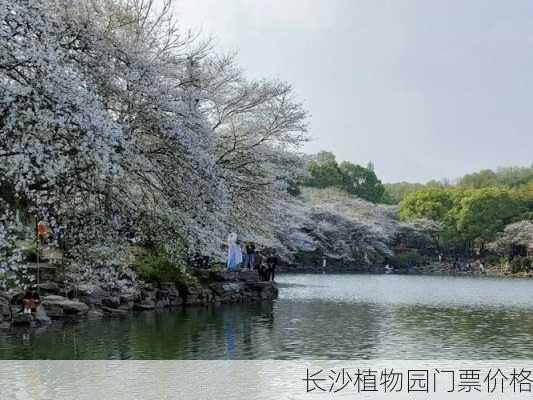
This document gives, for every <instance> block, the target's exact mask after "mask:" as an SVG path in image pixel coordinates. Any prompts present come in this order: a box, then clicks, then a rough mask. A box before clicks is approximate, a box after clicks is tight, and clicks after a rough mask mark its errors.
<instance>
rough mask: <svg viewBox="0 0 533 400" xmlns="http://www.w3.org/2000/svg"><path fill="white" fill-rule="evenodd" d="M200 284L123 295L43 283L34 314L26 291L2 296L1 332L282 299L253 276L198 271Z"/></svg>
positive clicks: (142, 288) (141, 287)
mask: <svg viewBox="0 0 533 400" xmlns="http://www.w3.org/2000/svg"><path fill="white" fill-rule="evenodd" d="M195 274H196V275H197V277H198V278H199V279H198V282H199V283H197V284H190V285H184V284H174V283H162V284H159V285H154V284H148V283H140V284H138V285H137V286H131V287H128V288H125V289H124V290H116V289H115V290H105V289H103V288H102V287H99V286H98V285H89V284H82V285H79V286H77V287H63V284H61V283H59V282H54V281H49V282H43V283H41V284H39V285H37V287H38V288H39V290H40V292H41V294H40V298H41V304H40V306H39V307H38V308H37V310H36V311H35V312H34V313H32V314H24V313H23V312H22V310H23V305H22V304H23V303H22V299H23V297H24V294H25V291H24V290H22V289H10V290H8V291H0V329H1V328H3V329H7V328H10V327H12V326H30V327H33V326H36V327H38V326H43V325H46V324H48V323H50V322H51V321H52V320H77V319H102V318H117V317H125V316H128V315H130V314H132V313H133V312H142V311H152V310H163V309H168V310H181V309H182V308H184V307H202V306H203V307H205V306H210V305H223V304H239V303H240V304H247V303H248V304H251V303H258V302H264V301H273V300H274V299H276V298H277V297H278V287H277V284H276V283H275V282H264V281H261V280H260V279H259V276H258V274H257V272H255V271H239V272H221V271H214V270H198V271H195Z"/></svg>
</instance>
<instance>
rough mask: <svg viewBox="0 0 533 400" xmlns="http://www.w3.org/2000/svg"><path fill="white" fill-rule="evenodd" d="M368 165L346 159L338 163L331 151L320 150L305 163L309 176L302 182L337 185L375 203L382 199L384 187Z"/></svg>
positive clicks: (319, 185)
mask: <svg viewBox="0 0 533 400" xmlns="http://www.w3.org/2000/svg"><path fill="white" fill-rule="evenodd" d="M369 167H370V168H365V167H362V166H360V165H355V164H352V163H350V162H347V161H344V162H342V163H341V164H340V165H339V164H338V163H337V160H336V158H335V155H334V154H333V153H330V152H327V151H322V152H320V153H318V154H317V156H316V158H315V159H314V160H312V161H310V162H309V163H308V164H307V170H308V172H309V177H308V178H306V179H305V180H304V181H303V182H302V183H303V185H304V186H309V187H315V188H327V187H337V188H340V189H342V190H344V191H345V192H347V193H350V194H353V195H355V196H357V197H360V198H362V199H364V200H368V201H371V202H375V203H376V202H379V201H380V200H381V199H382V197H383V193H384V191H385V189H384V187H383V184H382V183H381V181H380V180H379V179H378V178H377V176H376V174H375V172H374V171H373V169H372V168H373V165H369Z"/></svg>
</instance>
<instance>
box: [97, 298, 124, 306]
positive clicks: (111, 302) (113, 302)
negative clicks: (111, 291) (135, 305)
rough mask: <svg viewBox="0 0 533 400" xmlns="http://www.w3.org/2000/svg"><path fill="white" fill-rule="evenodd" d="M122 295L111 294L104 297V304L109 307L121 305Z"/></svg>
mask: <svg viewBox="0 0 533 400" xmlns="http://www.w3.org/2000/svg"><path fill="white" fill-rule="evenodd" d="M120 303H121V302H120V297H118V296H111V297H105V298H103V299H102V304H103V305H104V306H106V307H109V308H118V307H119V306H120Z"/></svg>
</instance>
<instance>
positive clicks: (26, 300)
mask: <svg viewBox="0 0 533 400" xmlns="http://www.w3.org/2000/svg"><path fill="white" fill-rule="evenodd" d="M22 305H23V313H24V314H33V313H35V312H36V311H37V308H38V307H39V306H40V305H41V297H40V296H39V293H37V292H31V291H29V290H28V291H27V292H26V293H25V294H24V297H23V298H22Z"/></svg>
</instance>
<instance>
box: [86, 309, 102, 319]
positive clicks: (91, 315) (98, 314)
mask: <svg viewBox="0 0 533 400" xmlns="http://www.w3.org/2000/svg"><path fill="white" fill-rule="evenodd" d="M103 317H104V313H103V311H100V310H90V311H89V312H88V313H87V318H88V319H93V320H94V319H102V318H103Z"/></svg>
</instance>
